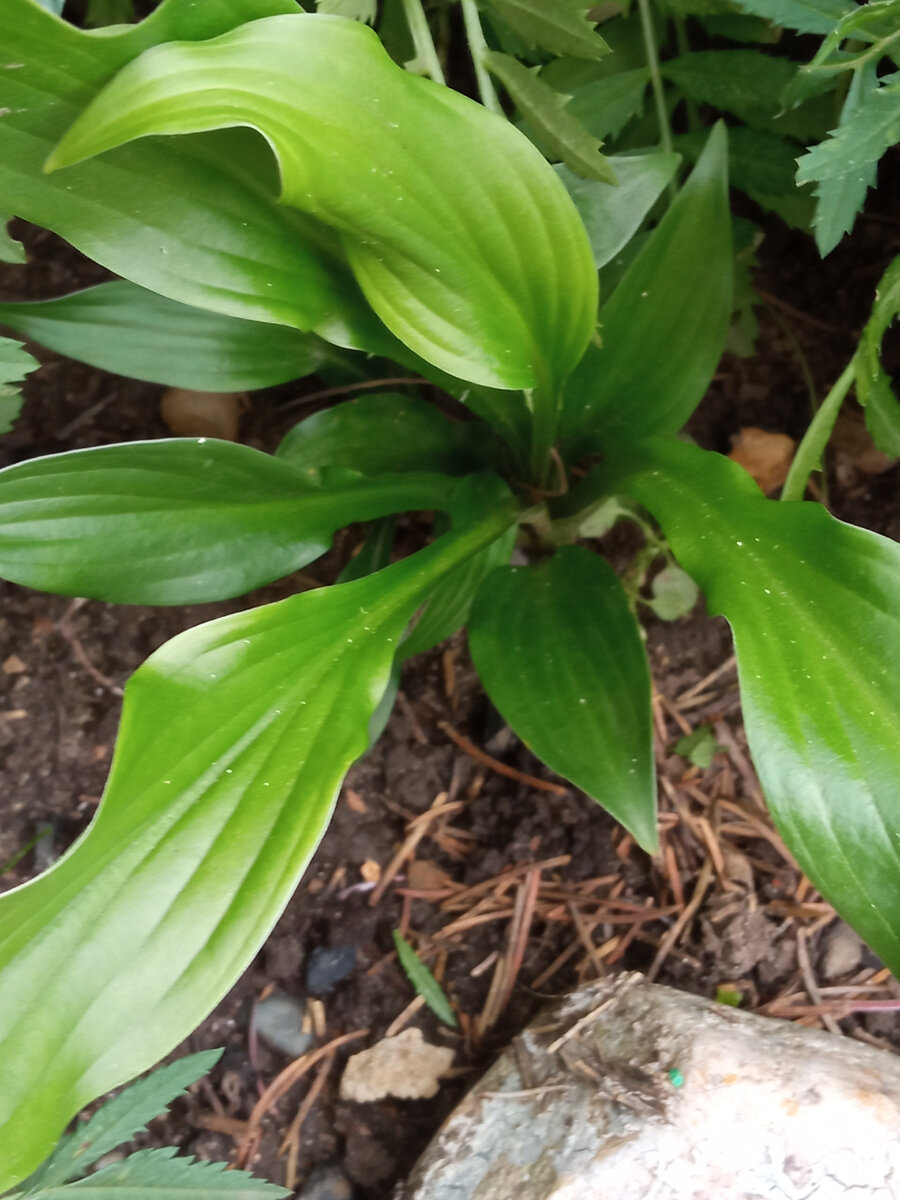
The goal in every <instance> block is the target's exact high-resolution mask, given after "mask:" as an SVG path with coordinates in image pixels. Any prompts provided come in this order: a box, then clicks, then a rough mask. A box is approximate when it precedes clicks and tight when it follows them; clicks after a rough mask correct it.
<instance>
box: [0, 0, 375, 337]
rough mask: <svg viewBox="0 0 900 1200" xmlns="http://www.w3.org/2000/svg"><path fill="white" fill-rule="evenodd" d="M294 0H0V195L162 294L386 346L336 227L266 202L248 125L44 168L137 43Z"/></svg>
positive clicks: (292, 8) (268, 183) (270, 191)
mask: <svg viewBox="0 0 900 1200" xmlns="http://www.w3.org/2000/svg"><path fill="white" fill-rule="evenodd" d="M297 11H298V10H297V7H296V4H295V3H294V0H204V3H203V4H201V5H198V4H194V3H191V2H189V0H164V3H162V4H161V5H160V7H159V8H158V9H157V10H156V11H155V12H154V13H153V14H152V16H150V17H148V18H147V20H146V21H143V22H142V23H141V24H140V25H136V26H127V27H120V28H117V29H115V30H100V31H97V32H93V31H89V32H85V31H83V30H79V29H76V28H75V27H74V26H72V25H67V24H66V23H65V22H63V21H60V20H57V19H56V18H54V17H52V16H50V15H49V14H48V13H46V12H43V11H42V10H41V9H40V8H38V7H37V6H36V5H35V4H34V3H32V0H3V4H2V5H0V45H2V47H3V54H4V59H5V61H7V62H11V63H14V64H20V65H17V66H16V67H15V69H14V70H9V71H6V72H4V80H3V100H2V103H3V106H4V107H6V108H7V109H8V112H7V113H5V114H4V116H3V120H2V121H0V207H2V208H3V210H4V211H5V212H14V213H15V214H16V215H17V216H20V217H25V218H27V219H28V220H29V221H33V222H34V223H35V224H37V225H42V226H44V227H45V228H47V229H52V230H53V231H54V232H55V233H58V234H60V235H61V236H62V237H64V238H65V239H66V240H67V241H69V242H71V243H72V244H73V245H74V246H77V247H78V249H79V250H81V251H83V252H84V253H85V254H87V255H88V256H90V257H91V258H94V259H96V261H97V262H99V263H102V264H103V265H104V266H105V267H108V268H109V269H110V270H111V271H114V272H115V273H116V274H117V275H121V276H123V277H124V278H126V279H130V280H131V281H133V282H135V283H138V284H140V285H141V286H143V287H146V288H149V289H150V290H152V291H157V292H159V293H160V294H161V295H164V296H168V297H169V298H171V299H173V300H179V301H181V302H183V303H186V304H191V305H194V306H196V307H198V308H209V309H212V310H213V311H215V312H223V313H228V314H230V315H232V316H241V317H248V318H250V319H255V320H258V321H273V322H275V323H277V324H282V325H290V326H295V327H297V328H301V329H315V330H316V331H317V332H319V333H320V334H322V336H324V337H326V338H328V340H330V341H335V342H337V343H339V344H341V345H348V346H357V347H361V348H363V349H366V350H368V351H371V352H374V353H378V354H385V353H387V354H390V353H391V352H392V348H393V347H394V346H395V345H396V342H395V340H394V339H393V338H391V337H390V335H389V334H388V332H387V330H386V329H384V327H383V325H382V324H381V322H380V321H378V320H377V319H376V317H375V316H374V314H373V313H372V311H371V309H370V307H369V306H368V305H367V304H366V302H365V300H364V299H363V296H362V294H361V292H360V290H359V287H358V285H357V284H356V283H355V281H354V279H353V277H352V274H351V272H350V270H349V267H348V266H347V264H346V261H345V259H344V256H343V253H342V251H341V249H340V245H339V243H338V241H337V239H336V237H335V236H334V235H333V234H331V233H330V232H329V231H328V230H327V229H325V227H324V226H322V225H321V223H319V222H316V221H312V220H310V219H309V218H308V217H304V216H303V215H302V214H301V213H299V212H297V211H295V210H292V209H289V208H286V207H285V206H284V205H281V204H279V203H278V180H277V171H276V169H275V164H274V162H273V160H272V156H271V155H270V154H269V153H268V151H267V150H266V148H265V146H264V145H263V144H262V143H261V141H260V139H259V138H258V137H257V136H256V135H254V134H252V133H250V132H249V131H247V130H229V131H226V132H223V133H218V134H215V135H208V136H207V137H204V138H192V139H182V140H180V141H179V142H178V143H175V142H173V141H171V140H169V141H162V140H155V141H153V142H144V143H142V144H140V145H138V146H127V147H123V148H121V149H119V150H117V151H116V152H115V153H114V154H111V155H107V156H105V157H104V159H103V160H102V161H100V162H90V163H85V164H82V165H80V166H78V167H75V168H73V169H72V170H70V171H67V172H66V174H65V176H61V175H48V174H46V173H45V171H44V164H45V162H46V159H47V156H48V155H49V154H50V152H51V150H52V149H53V148H54V146H55V145H56V143H57V142H58V141H59V139H60V138H61V137H62V135H63V134H64V132H65V131H66V129H68V128H69V126H70V125H71V124H72V122H73V121H74V120H75V118H76V117H77V116H78V114H79V113H80V112H81V110H82V109H83V108H84V106H85V104H87V103H88V101H89V100H90V99H91V98H92V97H93V96H94V95H96V93H97V92H98V91H99V90H100V89H101V88H102V87H103V86H104V84H106V83H107V82H108V81H109V80H110V79H111V78H112V77H113V76H114V75H115V74H116V72H117V71H118V70H119V69H120V68H121V67H123V66H124V65H125V64H126V63H128V62H129V61H130V60H131V59H133V58H134V57H136V56H137V55H139V54H140V53H141V52H142V51H143V50H145V49H146V48H147V47H148V46H152V45H154V44H155V43H156V42H165V41H167V40H170V39H174V38H179V39H188V40H195V39H202V38H210V37H214V36H215V35H216V34H221V33H224V32H225V31H227V30H229V29H232V28H233V27H234V26H235V25H240V23H241V21H243V20H253V19H254V18H257V17H266V16H269V15H270V14H273V13H291V12H294V13H296V12H297ZM148 181H152V184H151V183H150V182H148Z"/></svg>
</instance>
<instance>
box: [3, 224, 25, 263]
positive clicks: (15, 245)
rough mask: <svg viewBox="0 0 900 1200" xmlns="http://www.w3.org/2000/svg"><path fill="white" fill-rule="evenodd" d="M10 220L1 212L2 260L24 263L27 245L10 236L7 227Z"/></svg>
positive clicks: (4, 261)
mask: <svg viewBox="0 0 900 1200" xmlns="http://www.w3.org/2000/svg"><path fill="white" fill-rule="evenodd" d="M8 222H9V217H5V216H4V215H3V214H2V213H0V262H3V263H23V262H25V247H24V246H23V245H22V243H21V242H19V241H17V240H16V239H15V238H14V237H11V236H10V234H9V232H8V230H7V228H6V226H7V224H8Z"/></svg>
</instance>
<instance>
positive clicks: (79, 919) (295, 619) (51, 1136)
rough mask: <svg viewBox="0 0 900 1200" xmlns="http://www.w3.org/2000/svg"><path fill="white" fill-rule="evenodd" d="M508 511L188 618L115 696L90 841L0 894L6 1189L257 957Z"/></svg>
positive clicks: (167, 1045)
mask: <svg viewBox="0 0 900 1200" xmlns="http://www.w3.org/2000/svg"><path fill="white" fill-rule="evenodd" d="M516 515H517V513H516V510H515V509H514V508H512V507H506V508H504V509H502V510H500V511H496V512H494V513H492V514H491V516H490V517H489V518H486V519H485V520H484V521H483V522H481V523H479V524H477V525H475V526H470V527H468V528H467V529H465V530H460V531H459V532H456V533H451V534H448V535H447V536H446V537H444V538H442V539H440V540H439V541H438V542H436V543H435V544H434V545H433V546H431V547H429V548H428V549H426V550H423V551H421V552H420V553H418V554H415V555H413V556H412V557H411V558H409V559H407V560H405V561H404V562H401V563H398V564H396V565H395V566H392V567H389V568H387V570H385V571H381V572H379V573H378V574H377V575H372V576H369V577H368V578H366V579H361V580H357V581H356V582H354V583H346V584H340V585H337V586H335V587H330V588H322V589H319V590H317V591H312V592H306V593H304V594H302V595H299V596H293V597H291V598H289V599H287V600H283V601H281V602H279V603H276V604H269V605H265V606H262V607H259V608H256V609H252V610H250V611H249V612H243V613H239V614H237V615H235V616H229V617H223V618H221V619H219V620H217V621H212V622H210V623H208V624H205V625H200V626H197V627H195V628H193V629H190V630H188V631H187V632H186V633H183V634H181V635H180V636H179V637H177V638H175V639H173V640H172V641H170V642H169V643H167V645H165V646H164V647H162V649H160V650H158V651H157V652H156V653H155V654H153V655H152V656H151V657H150V658H149V659H148V660H147V661H146V662H145V663H144V664H143V666H141V667H140V668H139V669H138V670H137V672H136V673H135V674H134V675H133V676H132V678H131V679H130V680H129V682H128V685H127V686H126V689H125V700H124V706H123V712H122V723H121V728H120V734H119V742H118V745H117V747H116V752H115V756H114V759H113V767H112V771H111V774H110V779H109V782H108V784H107V788H106V791H105V793H104V797H103V800H102V802H101V805H100V808H99V811H98V813H97V816H96V818H95V819H94V821H93V823H92V824H91V826H90V828H89V829H88V831H87V833H86V834H85V835H84V836H83V837H82V838H81V839H80V840H79V841H78V842H77V843H76V844H75V846H74V847H73V848H72V849H71V850H70V851H69V852H68V853H67V854H66V855H65V856H64V857H63V858H62V859H60V860H59V861H58V862H57V863H55V864H54V865H53V867H52V868H51V869H50V870H49V871H48V872H46V873H45V874H44V875H42V876H40V877H38V878H37V879H35V880H33V881H32V882H31V883H28V884H26V885H24V886H23V887H20V888H17V889H14V890H13V891H10V892H7V893H5V894H4V895H3V896H0V1012H2V1013H3V1024H2V1028H0V1189H3V1188H8V1187H11V1186H12V1185H13V1184H15V1183H17V1182H18V1181H19V1180H20V1179H21V1178H22V1177H23V1175H25V1174H26V1173H27V1172H28V1171H31V1170H33V1169H34V1167H35V1165H36V1163H37V1162H39V1161H40V1159H42V1158H43V1157H44V1155H46V1153H47V1152H48V1150H49V1149H50V1148H51V1146H52V1144H53V1142H54V1141H55V1139H56V1138H57V1137H58V1135H59V1133H60V1131H61V1130H62V1128H63V1127H64V1125H65V1124H66V1122H67V1121H68V1120H69V1119H70V1118H71V1116H72V1115H73V1114H74V1113H76V1112H78V1111H80V1110H81V1109H82V1108H83V1107H84V1105H85V1104H87V1103H88V1102H89V1101H90V1100H92V1099H93V1098H94V1097H96V1096H97V1095H102V1094H103V1093H104V1092H106V1091H108V1090H109V1089H110V1088H112V1087H115V1086H117V1085H119V1084H120V1083H122V1082H123V1081H124V1080H126V1079H128V1078H130V1077H132V1076H134V1075H135V1074H137V1073H138V1072H140V1071H143V1070H145V1069H146V1068H147V1067H149V1066H150V1065H152V1064H153V1063H154V1062H156V1061H158V1060H159V1058H160V1057H161V1056H162V1055H164V1054H166V1053H167V1052H168V1051H169V1050H170V1049H171V1048H172V1047H173V1046H174V1045H177V1043H178V1042H179V1041H180V1040H181V1039H182V1038H184V1037H186V1036H187V1035H188V1034H189V1033H190V1032H191V1030H192V1029H194V1028H195V1027H196V1026H197V1025H198V1024H199V1023H200V1021H202V1020H203V1018H204V1017H205V1016H206V1015H207V1013H208V1012H209V1011H210V1009H211V1008H212V1007H213V1006H214V1005H215V1004H216V1003H218V1001H219V999H220V998H221V997H222V996H223V995H224V994H225V993H226V992H227V991H228V989H229V988H230V987H231V986H232V984H233V983H234V981H235V980H236V979H237V978H238V976H239V975H240V974H241V972H242V971H243V970H244V969H245V968H246V967H247V965H248V964H249V963H250V962H251V961H252V959H253V958H254V956H255V955H256V953H257V952H258V950H259V947H260V946H261V944H262V942H263V941H264V940H265V938H266V936H267V934H268V933H269V931H270V930H271V928H272V926H273V925H274V923H275V921H276V920H277V918H278V916H279V914H280V913H281V911H282V910H283V908H284V906H285V904H286V903H287V901H288V900H289V898H290V896H291V894H292V892H293V890H294V888H295V886H296V884H297V882H298V880H299V878H300V876H301V875H302V873H303V871H304V869H305V867H306V864H307V862H308V861H309V858H310V856H311V855H312V853H313V851H314V849H315V847H316V845H317V843H318V841H319V838H320V837H321V835H322V832H323V830H324V828H325V825H326V824H327V821H328V819H329V816H330V813H331V811H332V807H333V805H334V801H335V797H336V795H337V791H338V788H339V786H340V783H341V780H342V778H343V776H344V773H345V772H346V770H347V768H348V767H349V765H350V764H351V763H352V762H353V760H354V759H355V758H357V757H358V756H359V755H360V754H362V753H363V752H364V751H365V749H366V746H367V743H368V722H369V719H370V717H371V715H372V712H373V711H374V709H375V707H376V705H377V704H378V702H379V699H380V698H381V696H382V694H383V692H384V690H385V687H386V685H387V683H388V680H389V678H390V674H391V669H392V665H393V661H394V656H395V652H396V647H397V643H398V640H399V638H400V636H401V634H402V632H403V630H404V629H405V627H406V625H407V624H408V622H409V620H410V618H411V616H412V614H413V612H414V611H415V609H416V608H417V607H418V605H419V604H420V603H421V602H422V600H423V598H424V596H425V595H427V594H428V592H430V591H431V590H432V589H433V588H434V586H435V584H436V582H437V581H438V579H439V578H440V577H441V575H442V574H444V573H445V572H447V571H451V570H453V569H454V568H455V567H457V566H459V565H460V564H461V563H462V562H464V561H465V560H466V559H467V558H468V557H469V556H470V555H471V554H474V553H477V552H478V551H479V550H480V549H481V548H482V547H483V546H485V545H487V544H489V543H490V542H491V541H493V540H495V539H496V538H497V537H498V536H499V535H500V534H501V533H502V532H503V531H504V530H505V529H506V528H507V527H508V526H509V525H510V524H511V523H513V522H514V520H515V519H516Z"/></svg>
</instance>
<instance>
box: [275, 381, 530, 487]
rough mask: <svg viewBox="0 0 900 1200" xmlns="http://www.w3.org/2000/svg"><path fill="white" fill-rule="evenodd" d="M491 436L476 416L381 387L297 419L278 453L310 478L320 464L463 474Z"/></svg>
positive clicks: (377, 471) (481, 458) (476, 464)
mask: <svg viewBox="0 0 900 1200" xmlns="http://www.w3.org/2000/svg"><path fill="white" fill-rule="evenodd" d="M506 402H507V404H508V403H509V397H508V396H507V397H506ZM490 440H491V439H490V435H487V436H486V430H485V428H484V426H483V425H482V424H481V423H480V422H474V421H473V422H453V421H449V420H448V419H447V418H446V417H445V416H444V415H443V413H440V412H438V410H437V409H436V408H435V407H434V406H433V405H431V404H426V403H425V402H424V401H423V400H417V399H415V397H413V396H399V395H396V394H394V393H392V392H379V393H377V394H374V395H369V396H360V397H359V399H357V400H348V401H346V402H345V403H343V404H337V405H335V406H334V408H327V409H325V410H324V411H323V412H318V413H314V414H313V415H312V416H311V417H307V418H306V419H305V420H303V421H300V423H299V424H297V425H295V426H294V427H293V429H291V430H290V432H289V433H288V434H287V436H286V437H285V438H284V440H283V441H282V442H281V445H280V446H279V447H278V450H277V451H276V454H277V455H278V457H279V458H283V459H284V460H285V461H286V462H289V463H290V464H291V466H292V467H296V468H297V470H299V471H303V472H304V473H305V474H306V476H307V477H308V478H310V479H312V480H315V479H317V478H318V473H319V471H320V469H321V468H322V467H350V468H351V469H352V470H354V471H360V472H362V474H363V475H382V474H384V473H385V472H389V471H443V472H445V473H446V474H448V475H463V474H466V473H467V472H468V471H473V470H478V469H479V468H480V467H482V466H483V465H484V463H485V461H486V458H487V453H486V452H487V450H488V449H489V446H490Z"/></svg>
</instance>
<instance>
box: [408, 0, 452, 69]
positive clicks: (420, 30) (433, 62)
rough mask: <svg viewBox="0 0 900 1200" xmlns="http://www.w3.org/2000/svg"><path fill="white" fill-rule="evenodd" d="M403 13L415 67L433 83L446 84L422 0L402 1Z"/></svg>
mask: <svg viewBox="0 0 900 1200" xmlns="http://www.w3.org/2000/svg"><path fill="white" fill-rule="evenodd" d="M403 12H404V15H405V16H406V23H407V25H408V26H409V32H410V34H411V35H412V40H413V45H414V46H415V48H416V65H417V66H419V67H421V69H422V70H423V71H424V72H425V74H426V75H428V76H430V77H431V78H432V79H433V80H434V82H435V83H446V82H447V81H446V80H445V79H444V72H443V69H442V67H441V63H440V59H439V58H438V54H437V50H436V49H435V46H434V39H433V38H432V36H431V30H430V29H429V28H428V20H427V18H426V16H425V10H424V9H423V8H422V0H403Z"/></svg>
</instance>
